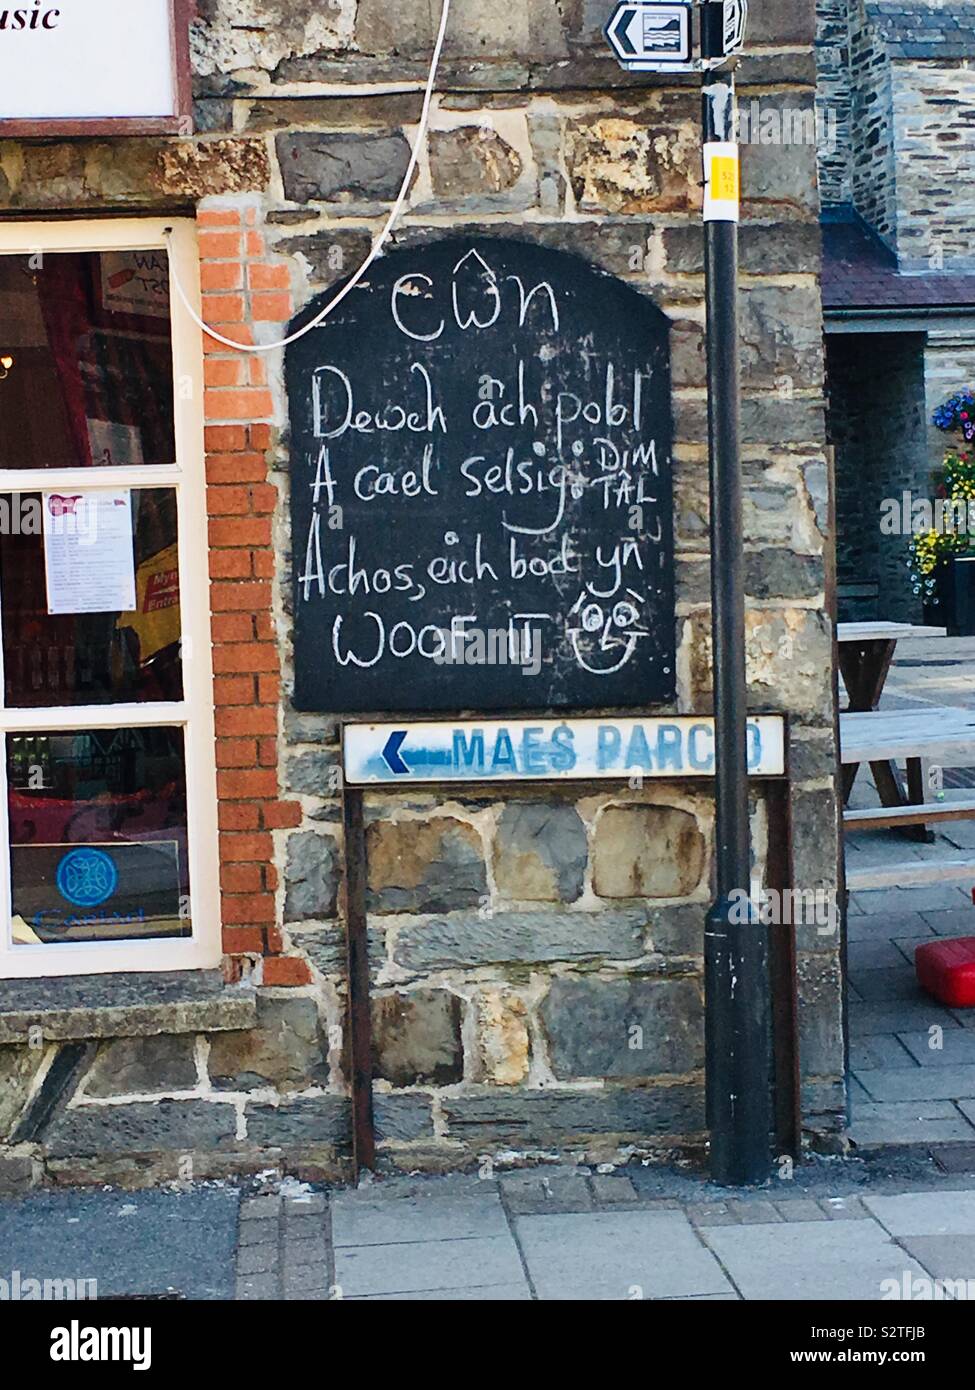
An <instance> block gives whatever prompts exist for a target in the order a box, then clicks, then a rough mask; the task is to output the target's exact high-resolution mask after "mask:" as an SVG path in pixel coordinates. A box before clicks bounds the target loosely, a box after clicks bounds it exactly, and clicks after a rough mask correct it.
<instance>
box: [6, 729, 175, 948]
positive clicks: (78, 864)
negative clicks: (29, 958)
mask: <svg viewBox="0 0 975 1390" xmlns="http://www.w3.org/2000/svg"><path fill="white" fill-rule="evenodd" d="M7 777H8V793H7V798H8V811H9V817H10V863H11V897H12V912H13V934H14V943H15V945H37V944H39V943H44V944H57V943H64V942H70V941H114V940H136V939H141V938H145V937H167V938H169V937H179V936H189V935H190V934H191V930H192V928H191V922H190V918H189V906H188V905H189V888H190V885H189V870H188V865H187V833H186V774H185V764H184V757H183V735H182V731H181V730H179V729H101V730H86V731H84V732H66V733H46V734H32V735H19V734H8V735H7Z"/></svg>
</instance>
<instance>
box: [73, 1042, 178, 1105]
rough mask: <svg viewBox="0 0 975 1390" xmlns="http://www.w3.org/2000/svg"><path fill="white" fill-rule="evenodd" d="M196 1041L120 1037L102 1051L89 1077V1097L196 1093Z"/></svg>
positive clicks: (99, 1052) (86, 1086) (87, 1079)
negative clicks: (170, 1092)
mask: <svg viewBox="0 0 975 1390" xmlns="http://www.w3.org/2000/svg"><path fill="white" fill-rule="evenodd" d="M195 1051H196V1039H195V1038H194V1037H193V1036H192V1034H179V1035H174V1036H166V1035H164V1034H163V1035H160V1036H159V1037H150V1038H116V1039H115V1040H114V1041H113V1042H107V1043H103V1044H102V1045H101V1047H100V1048H99V1049H98V1055H97V1057H96V1058H95V1062H94V1065H93V1066H92V1068H91V1070H90V1071H89V1073H88V1075H87V1077H86V1078H85V1094H86V1095H88V1096H124V1095H133V1094H136V1095H138V1094H141V1095H146V1094H150V1093H151V1092H153V1091H185V1090H192V1089H193V1088H194V1087H195V1086H196V1084H197V1074H196V1058H195Z"/></svg>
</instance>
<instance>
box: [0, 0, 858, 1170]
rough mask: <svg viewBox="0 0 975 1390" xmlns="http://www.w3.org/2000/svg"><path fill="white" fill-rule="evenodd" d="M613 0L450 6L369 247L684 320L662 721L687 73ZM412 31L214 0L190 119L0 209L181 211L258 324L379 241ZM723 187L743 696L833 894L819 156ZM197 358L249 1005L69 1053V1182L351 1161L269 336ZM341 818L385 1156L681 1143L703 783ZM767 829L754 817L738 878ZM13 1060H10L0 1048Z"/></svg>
mask: <svg viewBox="0 0 975 1390" xmlns="http://www.w3.org/2000/svg"><path fill="white" fill-rule="evenodd" d="M609 9H610V4H609V0H606V2H605V3H603V2H602V0H559V3H555V0H527V3H525V4H524V5H522V6H520V7H514V8H507V9H506V8H504V7H500V8H499V7H497V6H494V5H490V4H488V3H486V0H455V4H454V13H453V18H452V22H451V29H450V38H449V42H448V46H447V52H446V56H445V62H444V68H443V73H442V77H441V82H440V88H441V94H440V95H439V96H438V98H437V100H436V103H435V107H434V112H433V119H432V129H431V134H430V140H429V148H428V150H425V151H424V152H423V155H422V158H421V160H420V165H419V169H418V172H417V176H416V180H415V182H414V185H413V188H412V191H411V198H410V204H409V209H408V212H407V214H406V216H405V217H404V219H403V221H402V223H401V225H400V227H399V229H398V231H397V233H396V238H397V241H398V242H404V241H411V242H414V243H422V242H424V241H426V240H428V239H430V238H432V237H438V236H441V235H444V234H445V233H446V232H448V231H449V232H456V230H457V228H458V227H469V228H478V229H489V230H490V232H491V233H492V234H496V235H508V236H512V237H517V238H522V239H530V240H536V241H540V242H543V243H545V244H546V245H551V246H556V247H562V248H566V249H569V250H573V251H575V252H577V253H578V254H580V255H582V256H585V257H587V258H588V259H590V260H591V261H593V262H594V263H595V264H597V265H599V266H601V267H603V268H605V269H606V270H608V271H610V272H612V273H613V274H615V275H619V276H621V277H622V278H624V279H626V280H628V281H629V282H630V283H631V284H633V285H634V286H636V287H637V288H638V289H639V290H641V291H642V292H643V293H645V294H647V295H650V296H652V297H653V299H654V300H655V301H656V302H657V303H658V304H659V305H661V307H662V308H663V309H664V310H665V312H666V313H667V314H668V315H669V316H670V318H671V319H672V322H673V335H672V341H673V378H674V402H673V404H674V419H675V436H676V449H675V486H676V496H677V501H676V516H675V529H676V535H677V552H678V553H677V583H678V609H677V614H678V616H677V623H678V632H677V637H678V645H679V696H678V701H677V706H676V708H677V709H678V710H679V711H688V712H690V711H694V712H706V711H707V710H708V709H709V707H710V703H711V694H710V688H711V672H710V636H709V609H708V595H709V565H708V532H707V524H708V523H707V514H708V484H707V443H706V441H707V420H706V398H705V365H704V340H703V324H704V303H703V292H704V281H703V260H702V233H701V227H700V206H701V177H700V169H699V159H700V155H699V144H698V140H699V136H698V121H699V95H698V92H697V90H696V86H695V84H694V83H693V82H691V81H686V80H680V79H678V80H674V81H671V82H667V81H665V80H664V79H660V78H650V79H647V78H643V77H630V76H627V75H625V74H623V73H621V71H620V69H619V68H618V67H617V65H616V64H615V63H614V62H613V60H612V59H611V58H610V57H609V55H608V52H607V50H606V48H605V45H604V42H603V40H602V38H601V28H602V26H603V24H604V23H605V20H606V18H607V15H608V12H609ZM813 11H814V7H813V0H801V3H797V0H767V3H765V4H763V5H762V6H759V7H756V13H755V14H754V15H753V19H752V26H751V48H750V54H749V56H748V58H747V59H746V60H745V62H744V63H743V65H742V72H741V79H742V88H743V90H742V96H743V99H744V100H749V99H751V98H753V97H759V98H760V99H761V101H762V103H763V104H765V105H767V106H768V107H770V108H773V109H774V108H776V107H782V108H786V107H787V108H789V109H790V110H795V109H797V108H799V109H805V110H810V109H811V108H812V104H813V101H814V66H813V62H812V41H813V36H814V35H813V29H814V12H813ZM437 14H438V7H437V6H436V5H435V4H432V3H431V0H401V3H400V4H398V5H396V6H395V7H390V6H389V5H388V4H387V3H386V2H385V0H359V3H358V5H355V4H354V3H352V0H338V3H336V4H334V5H331V6H329V7H326V8H323V7H322V6H320V5H317V4H316V5H312V4H311V3H305V2H304V0H302V3H293V0H292V2H291V3H287V4H285V3H284V0H280V3H271V2H270V0H264V3H262V4H261V5H260V6H257V5H254V4H251V3H249V0H206V3H203V4H202V5H201V10H200V19H199V21H198V23H197V25H196V27H195V31H194V53H195V65H196V80H195V85H196V106H195V113H196V122H197V132H198V133H197V134H196V135H195V136H193V137H189V138H182V139H174V140H142V139H130V140H125V141H119V142H114V143H113V142H109V141H107V140H75V141H62V142H44V143H41V142H30V141H23V142H10V141H8V142H5V143H4V144H3V145H2V146H0V171H2V172H0V206H2V209H3V211H4V212H5V213H6V214H8V215H15V216H16V215H21V216H23V215H25V214H27V213H31V214H36V213H44V212H52V213H53V212H57V211H69V212H72V213H74V214H76V215H77V214H78V213H79V212H83V211H84V210H86V209H89V210H91V211H96V210H97V211H99V212H102V211H128V212H131V211H133V210H147V211H149V210H157V209H161V208H165V209H167V210H168V209H176V210H178V209H192V208H196V209H197V211H198V217H199V225H200V235H201V255H202V258H203V260H202V264H203V272H204V277H205V282H206V287H207V289H206V301H205V311H206V313H207V314H208V316H209V318H210V321H211V322H213V323H219V324H221V325H223V326H224V327H225V329H229V331H230V334H231V336H233V334H234V333H240V332H242V331H243V332H247V333H253V334H254V336H255V337H256V338H258V339H259V340H261V341H272V340H273V339H274V338H275V337H278V336H280V334H281V321H282V320H283V319H284V318H286V317H287V316H288V313H289V312H290V310H291V308H292V307H294V308H300V307H301V305H303V304H305V303H306V302H307V301H308V300H309V299H310V298H311V297H312V296H313V295H314V294H316V293H319V292H320V291H321V290H322V289H324V288H326V287H327V286H329V285H331V284H334V283H335V282H337V281H338V280H339V279H341V278H342V276H343V275H345V274H348V273H349V271H351V270H352V269H353V268H354V267H355V266H356V265H357V264H358V262H359V260H360V259H361V257H362V256H363V255H364V254H365V252H366V250H367V249H368V246H369V244H370V239H371V237H372V236H373V235H374V234H375V232H376V230H377V229H378V227H379V225H380V224H381V220H382V217H383V215H384V213H385V212H386V210H387V208H388V206H389V203H390V201H391V199H392V198H393V196H395V193H396V192H397V190H398V187H399V183H400V180H401V178H402V176H403V172H404V170H405V167H406V160H407V157H408V146H409V142H410V141H411V139H412V137H413V133H414V130H415V123H416V120H417V115H418V111H419V101H420V99H419V95H418V93H417V90H416V87H417V84H418V82H419V81H422V79H423V78H424V77H425V75H426V69H427V65H428V62H429V53H430V47H431V43H432V36H433V30H434V21H435V19H436V17H437ZM743 180H744V188H745V208H744V220H743V225H742V237H741V246H742V284H741V304H742V324H743V335H742V336H743V342H742V369H743V384H744V393H745V394H744V402H743V417H742V418H743V431H744V453H743V467H744V474H745V524H746V547H747V589H748V608H749V611H748V632H749V685H750V698H751V702H752V707H753V708H754V709H756V710H758V709H761V710H765V711H783V712H786V713H788V715H789V716H790V720H791V763H792V769H793V776H794V779H795V792H794V811H795V826H796V844H795V878H796V884H797V886H799V887H801V888H803V889H807V890H815V889H817V888H826V889H827V890H832V889H835V883H836V866H837V853H836V847H837V811H836V802H835V797H834V773H835V749H834V746H833V733H832V700H831V674H830V668H831V634H830V625H829V619H828V617H827V615H826V612H825V592H824V591H825V583H826V581H825V571H826V560H825V557H826V549H827V545H828V544H829V537H828V507H827V495H828V487H827V469H826V463H825V458H824V450H823V445H824V428H823V399H822V392H823V368H822V347H821V311H820V299H819V290H818V272H819V257H820V250H819V235H818V227H817V215H818V196H817V188H816V152H815V148H814V147H813V146H811V145H810V146H799V147H792V146H788V147H787V146H782V145H763V144H754V145H749V146H747V147H746V148H745V149H744V152H743ZM209 348H210V349H211V351H210V353H209V355H208V381H209V383H210V384H209V387H208V398H207V419H208V436H207V448H208V468H209V476H210V483H211V546H212V551H211V573H212V579H213V588H212V595H211V606H212V608H213V612H214V621H215V630H214V637H215V644H216V645H215V651H216V654H217V670H218V676H217V682H218V684H217V691H216V699H217V704H218V761H219V764H220V769H221V772H220V797H221V827H222V859H223V882H222V886H223V920H224V931H225V939H224V945H225V950H226V953H227V955H226V962H225V965H226V972H227V977H228V979H231V980H232V981H236V982H237V985H236V987H237V988H240V989H245V988H248V987H252V986H257V987H258V991H259V1002H260V1014H259V1017H258V1022H257V1027H256V1029H248V1030H244V1031H241V1030H236V1031H234V1030H231V1031H230V1032H225V1033H223V1034H222V1035H219V1036H218V1035H212V1036H208V1035H207V1034H206V1030H200V1031H199V1032H198V1033H195V1034H194V1035H193V1037H192V1038H176V1039H174V1038H172V1037H159V1038H156V1039H148V1040H146V1041H145V1042H144V1043H143V1044H140V1045H139V1046H138V1047H136V1046H135V1045H134V1044H125V1045H124V1046H123V1045H122V1044H121V1043H120V1044H118V1045H116V1044H115V1043H108V1044H104V1043H103V1044H101V1045H100V1050H99V1052H98V1054H97V1055H95V1056H94V1057H87V1055H86V1057H85V1058H82V1059H81V1060H80V1061H78V1063H77V1073H76V1074H75V1073H71V1075H70V1076H69V1077H68V1080H66V1081H65V1084H64V1085H63V1086H62V1087H61V1088H60V1090H59V1091H58V1096H59V1097H60V1099H59V1100H58V1103H57V1105H52V1107H51V1109H50V1117H49V1119H48V1121H47V1122H46V1125H44V1126H41V1128H40V1129H39V1130H37V1132H36V1134H35V1137H34V1139H33V1140H32V1141H31V1142H32V1143H33V1147H32V1148H31V1147H30V1145H28V1157H29V1158H30V1161H31V1162H32V1163H36V1162H38V1161H40V1159H42V1158H44V1157H45V1155H46V1156H47V1157H48V1159H49V1160H50V1163H49V1171H53V1170H52V1169H50V1164H53V1163H54V1162H55V1159H56V1161H57V1163H58V1164H61V1165H62V1167H61V1169H60V1170H59V1171H68V1170H70V1172H71V1173H72V1174H73V1175H77V1174H78V1173H80V1172H82V1171H85V1172H89V1173H104V1172H106V1171H108V1170H109V1169H111V1168H112V1163H113V1160H112V1155H113V1154H118V1153H119V1152H120V1150H124V1155H123V1157H124V1162H122V1167H124V1168H125V1171H126V1173H127V1174H128V1175H129V1176H130V1178H131V1179H132V1180H136V1177H137V1175H138V1173H139V1172H141V1171H145V1165H146V1164H147V1163H149V1162H150V1161H151V1162H153V1163H156V1162H157V1161H158V1162H159V1163H162V1164H163V1166H164V1167H165V1166H167V1165H168V1166H170V1167H171V1166H173V1164H174V1163H176V1162H177V1161H178V1160H179V1158H180V1156H182V1158H183V1159H186V1160H187V1161H188V1162H190V1163H191V1166H194V1171H197V1172H199V1171H201V1170H207V1171H211V1170H215V1169H218V1168H221V1167H233V1166H234V1165H235V1164H239V1165H241V1166H247V1165H248V1164H252V1163H256V1162H263V1163H264V1164H265V1165H266V1164H267V1163H270V1162H279V1163H281V1164H283V1165H285V1166H291V1167H292V1168H294V1169H295V1170H296V1171H298V1170H300V1171H304V1172H308V1171H312V1170H314V1171H316V1172H323V1171H335V1172H341V1171H343V1164H344V1162H345V1159H346V1156H347V1153H348V1143H347V1138H348V1102H347V1094H348V1077H347V1046H346V1038H345V1032H344V1007H345V995H346V987H345V961H344V937H343V923H342V917H341V904H342V892H341V887H342V885H341V877H342V866H343V851H342V843H341V818H340V811H339V802H338V799H337V788H338V776H337V771H338V750H337V727H338V726H337V722H336V719H335V717H333V716H321V717H318V716H312V715H307V714H298V713H296V712H294V711H293V710H292V709H291V707H290V705H289V701H288V692H289V689H290V684H291V679H292V666H291V650H290V622H289V607H290V553H289V552H290V534H289V506H288V442H287V437H286V433H285V421H286V419H287V409H286V401H285V397H284V391H283V383H282V375H281V368H282V363H281V356H280V354H272V355H271V356H270V357H269V358H268V359H266V363H265V364H264V365H258V366H256V367H255V366H254V365H253V364H251V363H242V362H239V361H238V360H237V359H236V357H235V355H234V354H228V353H225V352H224V351H223V350H222V349H220V350H218V346H217V345H216V344H214V343H212V342H211V343H210V344H209ZM279 679H280V682H281V686H280V700H279V695H278V682H279ZM269 715H270V717H269ZM367 818H368V827H367V850H368V880H369V913H370V918H369V931H370V943H371V947H370V949H371V971H372V977H373V989H374V1022H375V1035H376V1057H375V1062H376V1071H377V1087H376V1111H377V1124H378V1129H379V1135H380V1142H381V1151H382V1153H383V1157H384V1162H387V1163H392V1162H395V1163H400V1164H405V1165H408V1166H410V1167H413V1166H420V1165H426V1166H435V1167H446V1166H451V1165H455V1164H462V1163H470V1162H474V1161H481V1160H483V1159H484V1158H485V1157H486V1156H487V1157H492V1158H497V1157H498V1156H503V1155H507V1156H508V1159H509V1160H511V1159H512V1158H514V1159H517V1158H518V1157H519V1156H525V1155H532V1154H534V1155H538V1154H540V1153H550V1152H553V1151H558V1150H567V1149H571V1150H573V1151H577V1152H586V1153H589V1154H592V1155H597V1154H598V1155H599V1156H601V1157H609V1156H612V1155H618V1154H619V1153H620V1152H621V1151H622V1149H623V1148H624V1147H625V1146H628V1145H629V1146H634V1147H636V1148H637V1149H639V1150H640V1151H649V1150H653V1149H654V1148H656V1147H658V1146H661V1145H672V1144H674V1143H678V1142H682V1143H697V1142H700V1140H701V1137H702V1132H703V1126H704V1120H703V1110H702V1081H703V1076H702V1060H703V1059H702V958H701V956H702V929H703V917H704V911H705V907H706V904H707V902H708V900H709V895H710V892H711V888H710V871H709V863H710V850H711V827H712V820H713V807H712V805H711V802H710V799H709V795H708V793H707V791H706V789H703V788H701V787H693V786H689V785H680V784H661V785H657V786H654V785H653V784H650V785H648V786H646V787H644V788H643V789H639V788H629V789H624V790H622V791H620V790H607V789H606V787H605V786H604V787H602V788H596V787H586V786H584V785H580V786H577V787H574V788H573V789H572V792H571V793H566V792H564V791H563V792H562V793H560V794H559V795H555V794H551V795H549V794H544V795H543V794H540V793H538V792H537V791H536V792H534V793H525V792H523V793H519V794H512V795H511V796H507V797H504V798H501V797H499V796H491V797H490V798H486V797H479V796H469V795H465V796H451V798H450V799H449V800H445V799H441V798H438V797H437V796H435V795H433V794H429V795H426V794H424V795H417V794H411V795H400V796H394V795H388V796H379V795H376V796H370V797H369V798H368V799H367ZM764 823H765V813H764V808H763V806H762V805H761V804H760V803H757V804H756V806H755V807H754V830H755V839H756V847H757V856H758V857H757V861H756V871H757V872H758V873H761V872H762V869H763V864H764V843H765V829H764ZM798 937H799V939H798V947H799V968H800V980H801V988H802V999H801V1005H800V1011H801V1030H802V1039H801V1043H802V1051H801V1067H802V1074H803V1081H804V1092H803V1095H804V1109H805V1116H806V1122H807V1126H808V1129H809V1130H810V1131H811V1132H816V1133H818V1132H820V1131H822V1130H832V1129H835V1128H836V1127H837V1126H838V1125H839V1124H840V1123H841V1116H842V1110H843V1105H844V1084H843V1049H842V1037H841V985H840V967H839V943H838V940H837V939H836V938H835V937H828V936H823V935H822V934H820V933H819V932H818V931H817V929H816V927H814V926H811V927H809V928H800V929H798ZM0 1056H3V1054H2V1053H0ZM6 1065H8V1066H9V1067H11V1068H12V1069H13V1070H14V1071H15V1072H16V1071H18V1069H19V1068H22V1067H23V1066H28V1069H29V1061H28V1062H27V1063H25V1062H24V1057H23V1054H13V1053H10V1052H9V1051H8V1053H7V1055H6ZM66 1065H67V1064H66ZM68 1070H70V1069H68ZM92 1078H94V1081H93V1080H92ZM93 1086H94V1089H92V1087H93ZM28 1089H29V1088H28ZM160 1097H163V1099H160ZM25 1104H26V1101H25ZM59 1107H60V1109H59ZM109 1109H110V1110H111V1115H109V1114H107V1111H108V1110H109ZM109 1119H111V1120H112V1122H113V1125H114V1131H113V1135H109V1133H108V1130H109V1126H108V1124H107V1121H108V1120H109ZM12 1133H13V1135H14V1136H15V1137H16V1134H17V1130H16V1129H14V1130H13V1131H12ZM8 1137H10V1136H9V1135H8ZM24 1142H27V1141H24ZM160 1154H165V1155H166V1157H165V1158H164V1159H161V1158H159V1155H160ZM145 1155H150V1156H152V1155H156V1157H155V1158H151V1159H150V1158H146V1157H145ZM106 1156H107V1157H106ZM140 1165H141V1166H140ZM115 1166H116V1167H117V1166H118V1165H117V1164H116V1165H115ZM32 1171H34V1170H32ZM133 1175H135V1176H133Z"/></svg>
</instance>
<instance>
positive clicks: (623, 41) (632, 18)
mask: <svg viewBox="0 0 975 1390" xmlns="http://www.w3.org/2000/svg"><path fill="white" fill-rule="evenodd" d="M606 37H607V39H608V40H609V46H610V48H612V50H613V52H614V53H615V54H616V57H617V58H618V59H619V62H620V64H621V66H622V67H624V68H627V69H628V70H629V71H630V72H660V71H661V70H667V69H669V68H673V67H674V66H676V65H679V64H689V63H690V61H691V7H690V4H689V3H686V2H685V3H683V4H681V3H671V4H661V3H659V0H623V2H622V3H621V4H619V5H617V7H616V9H615V10H614V12H613V16H612V18H611V19H610V21H609V23H608V24H607V25H606Z"/></svg>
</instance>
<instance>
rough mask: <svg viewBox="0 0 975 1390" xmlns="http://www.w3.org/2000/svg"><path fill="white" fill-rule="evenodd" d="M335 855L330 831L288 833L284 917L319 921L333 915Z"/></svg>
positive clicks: (336, 889) (293, 919)
mask: <svg viewBox="0 0 975 1390" xmlns="http://www.w3.org/2000/svg"><path fill="white" fill-rule="evenodd" d="M338 877H339V855H338V848H337V846H336V843H335V841H334V840H333V838H332V837H331V835H319V834H318V832H317V831H314V830H302V831H299V832H298V834H296V835H289V836H288V857H287V861H286V863H285V868H284V885H285V896H284V920H285V921H286V922H305V921H309V920H312V919H314V920H316V921H321V920H322V919H323V918H327V917H334V916H335V902H336V894H337V891H338Z"/></svg>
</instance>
